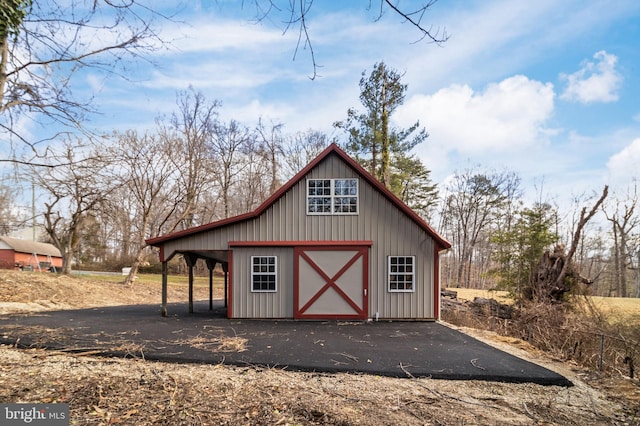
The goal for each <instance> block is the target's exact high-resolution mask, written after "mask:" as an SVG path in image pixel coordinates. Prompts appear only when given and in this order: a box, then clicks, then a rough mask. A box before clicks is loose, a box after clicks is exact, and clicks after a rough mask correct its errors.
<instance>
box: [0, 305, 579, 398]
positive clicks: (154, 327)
mask: <svg viewBox="0 0 640 426" xmlns="http://www.w3.org/2000/svg"><path fill="white" fill-rule="evenodd" d="M195 310H196V312H195V313H193V314H189V313H188V312H187V307H186V305H185V304H173V305H170V306H169V312H170V314H172V315H170V316H168V317H164V318H163V317H161V316H160V309H159V307H158V306H157V305H135V306H117V307H102V308H92V309H82V310H71V311H53V312H38V313H31V314H12V315H2V316H0V343H4V344H11V345H16V344H17V345H18V346H21V347H42V348H49V349H56V350H65V351H71V352H86V353H95V354H101V355H111V356H131V357H139V358H141V357H144V358H145V359H149V360H161V361H170V362H197V363H208V364H215V363H225V364H233V365H259V366H269V367H278V368H286V369H289V370H301V371H317V372H352V373H367V374H376V375H384V376H395V377H432V378H437V379H452V380H490V381H501V382H512V383H526V382H530V383H537V384H542V385H559V386H571V385H572V384H571V382H570V381H569V380H567V379H566V378H565V377H563V376H561V375H559V374H557V373H555V372H553V371H550V370H548V369H546V368H543V367H541V366H539V365H536V364H533V363H530V362H528V361H525V360H523V359H520V358H517V357H515V356H513V355H510V354H508V353H506V352H503V351H500V350H498V349H495V348H493V347H491V346H489V345H487V344H484V343H482V342H480V341H478V340H476V339H473V338H472V337H469V336H467V335H465V334H463V333H460V332H458V331H456V330H453V329H451V328H449V327H446V326H444V325H442V324H439V323H434V322H386V321H380V322H373V323H363V322H348V321H313V322H312V321H286V320H285V321H272V320H269V321H266V320H265V321H261V320H229V319H226V318H224V316H223V312H224V308H223V307H222V306H221V305H219V304H218V305H216V306H215V307H214V311H213V312H212V311H209V310H208V302H206V303H205V302H197V303H196V304H195Z"/></svg>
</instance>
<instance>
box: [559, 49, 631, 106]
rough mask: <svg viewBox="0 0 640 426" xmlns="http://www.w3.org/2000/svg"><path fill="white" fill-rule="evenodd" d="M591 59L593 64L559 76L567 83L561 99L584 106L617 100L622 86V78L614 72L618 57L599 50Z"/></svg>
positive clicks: (588, 63)
mask: <svg viewBox="0 0 640 426" xmlns="http://www.w3.org/2000/svg"><path fill="white" fill-rule="evenodd" d="M593 58H594V59H595V61H594V62H585V63H583V65H582V68H580V69H579V70H578V71H576V72H575V73H573V74H569V75H567V74H561V75H560V78H561V79H563V80H566V81H567V88H566V89H565V91H564V93H563V94H562V95H561V96H560V98H561V99H564V100H567V101H575V102H582V103H585V104H588V103H592V102H614V101H617V100H618V91H619V90H620V86H621V85H622V76H621V75H620V73H618V71H616V63H617V62H618V57H617V56H615V55H611V54H608V53H607V52H605V51H604V50H601V51H599V52H596V54H595V55H593Z"/></svg>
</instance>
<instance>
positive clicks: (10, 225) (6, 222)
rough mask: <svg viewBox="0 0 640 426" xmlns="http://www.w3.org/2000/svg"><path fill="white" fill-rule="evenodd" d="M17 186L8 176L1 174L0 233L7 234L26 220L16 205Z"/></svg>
mask: <svg viewBox="0 0 640 426" xmlns="http://www.w3.org/2000/svg"><path fill="white" fill-rule="evenodd" d="M17 195H18V191H17V187H16V185H15V184H12V183H11V178H9V177H8V176H0V235H7V234H8V233H9V232H11V231H14V230H16V229H17V228H19V227H20V225H22V224H23V223H25V222H26V219H27V218H26V217H25V215H24V214H22V212H20V210H19V209H18V208H17V205H16V196H17Z"/></svg>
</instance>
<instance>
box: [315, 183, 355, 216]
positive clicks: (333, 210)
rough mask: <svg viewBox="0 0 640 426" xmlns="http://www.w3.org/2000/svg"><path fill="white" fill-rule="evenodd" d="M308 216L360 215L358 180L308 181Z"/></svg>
mask: <svg viewBox="0 0 640 426" xmlns="http://www.w3.org/2000/svg"><path fill="white" fill-rule="evenodd" d="M307 214H317V215H323V214H358V179H308V180H307Z"/></svg>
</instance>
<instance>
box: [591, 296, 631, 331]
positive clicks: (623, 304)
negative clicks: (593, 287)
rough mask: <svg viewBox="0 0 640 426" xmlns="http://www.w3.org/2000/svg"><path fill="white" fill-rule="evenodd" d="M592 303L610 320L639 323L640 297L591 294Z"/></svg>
mask: <svg viewBox="0 0 640 426" xmlns="http://www.w3.org/2000/svg"><path fill="white" fill-rule="evenodd" d="M591 300H592V301H593V304H594V305H595V306H596V307H597V308H598V309H599V310H600V311H602V312H603V313H604V314H605V315H607V317H608V320H609V321H612V322H626V323H628V324H630V323H632V324H639V325H640V299H638V298H632V297H600V296H591Z"/></svg>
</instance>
